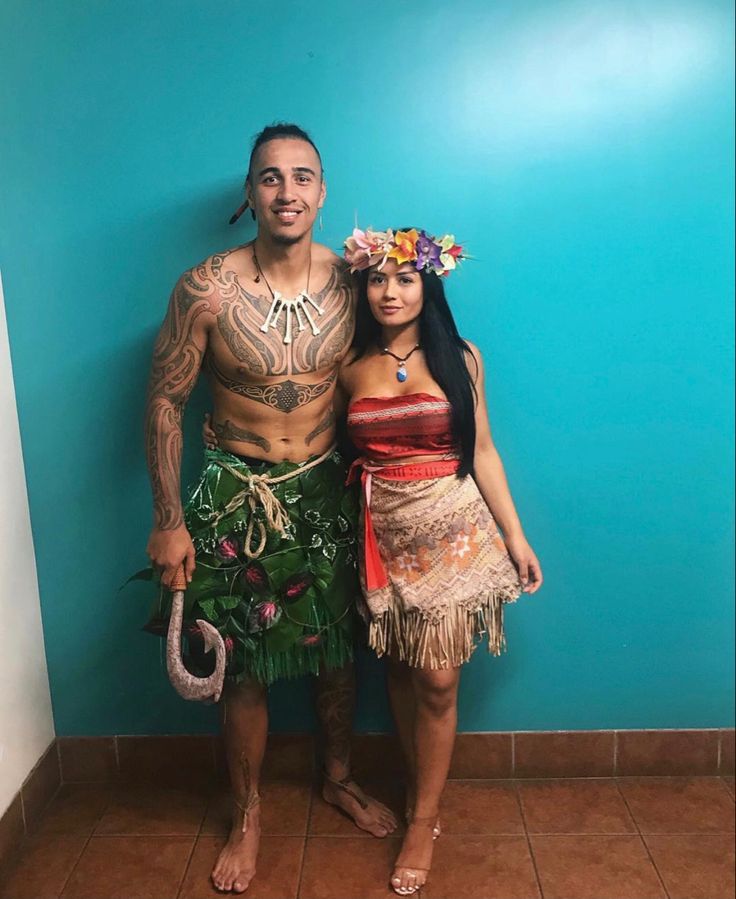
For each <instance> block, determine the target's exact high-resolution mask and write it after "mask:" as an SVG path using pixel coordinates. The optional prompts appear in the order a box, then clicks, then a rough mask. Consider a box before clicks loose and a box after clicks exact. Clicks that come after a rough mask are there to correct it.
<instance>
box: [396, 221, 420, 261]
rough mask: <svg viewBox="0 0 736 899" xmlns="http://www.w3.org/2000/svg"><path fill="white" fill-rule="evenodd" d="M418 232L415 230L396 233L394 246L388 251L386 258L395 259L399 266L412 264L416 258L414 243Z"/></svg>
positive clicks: (417, 237)
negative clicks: (404, 263)
mask: <svg viewBox="0 0 736 899" xmlns="http://www.w3.org/2000/svg"><path fill="white" fill-rule="evenodd" d="M418 239H419V232H418V231H417V229H416V228H412V229H411V231H397V232H396V234H395V235H394V241H395V243H396V246H395V247H394V248H393V249H392V250H390V251H389V253H388V258H389V259H395V260H396V261H397V262H398V264H399V265H401V264H402V263H403V262H414V260H415V259H416V258H417V250H416V243H417V240H418Z"/></svg>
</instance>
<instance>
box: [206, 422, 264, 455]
mask: <svg viewBox="0 0 736 899" xmlns="http://www.w3.org/2000/svg"><path fill="white" fill-rule="evenodd" d="M212 430H213V431H214V432H215V434H217V439H218V440H236V441H239V442H240V443H255V445H256V446H260V447H261V449H262V450H264V451H265V452H267V453H269V452H271V442H270V441H269V440H266V438H265V437H261V435H260V434H256V433H255V431H248V430H246V429H245V428H239V427H238V426H237V425H234V424H233V423H232V422H231V421H230V419H229V418H228V419H226V420H225V421H223V422H219V421H215V422H213V423H212Z"/></svg>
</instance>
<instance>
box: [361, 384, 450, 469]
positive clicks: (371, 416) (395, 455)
mask: <svg viewBox="0 0 736 899" xmlns="http://www.w3.org/2000/svg"><path fill="white" fill-rule="evenodd" d="M348 433H349V435H350V439H351V440H352V442H353V444H354V445H355V446H356V448H357V449H358V450H359V451H360V453H361V454H362V455H363V456H365V457H367V458H369V459H371V460H373V461H374V462H383V461H386V460H388V459H401V458H403V457H407V456H423V455H433V456H435V455H446V454H456V453H457V441H456V440H455V437H454V436H453V433H452V406H451V405H450V404H449V403H448V402H447V400H445V399H442V398H441V397H438V396H432V394H430V393H407V394H405V395H404V396H366V397H362V398H361V399H357V400H355V401H354V402H352V403H351V404H350V407H349V409H348Z"/></svg>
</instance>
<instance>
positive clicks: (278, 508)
mask: <svg viewBox="0 0 736 899" xmlns="http://www.w3.org/2000/svg"><path fill="white" fill-rule="evenodd" d="M334 450H335V446H334V445H333V446H331V447H330V448H329V449H328V450H325V452H324V453H322V455H321V456H317V457H316V458H315V459H312V460H311V461H310V462H307V463H306V464H305V465H300V466H299V468H295V469H294V471H290V472H287V474H282V475H279V476H278V477H277V478H270V477H268V475H265V474H251V473H248V474H246V473H244V472H242V471H238V469H237V468H234V467H233V466H232V465H230V463H229V462H225V461H223V460H222V459H215V460H213V461H214V462H216V463H217V465H219V466H220V467H221V468H224V469H225V471H227V472H228V473H229V474H231V475H232V476H233V477H234V478H236V479H237V480H238V481H242V483H243V484H245V489H244V490H241V491H240V492H239V493H236V494H235V496H234V497H233V498H232V499H231V500H230V502H229V503H228V504H227V505H226V506H225V508H224V509H223V510H222V512H218V513H217V514H216V515H215V516H214V517H213V519H212V524H213V525H216V524H217V523H218V522H220V521H221V520H222V519H223V518H225V517H226V516H228V515H230V514H231V513H232V512H234V511H235V510H236V509H240V508H242V506H244V505H245V504H246V503H247V504H248V508H249V509H250V513H251V514H250V516H249V521H248V529H247V531H246V532H245V545H244V547H243V552H244V553H245V555H246V556H247V557H248V558H249V559H257V558H258V557H259V556H260V554H261V553H262V552H263V550H264V548H265V546H266V540H267V539H268V533H267V530H266V525H268V530H270V531H272V532H274V533H277V534H279V535H280V536H281V537H286V536H288V535H287V533H286V528H287V526H288V524H289V513H288V512H287V511H286V509H285V508H284V507H283V505H282V504H281V502H280V501H279V499H278V497H276V496H275V495H274V493H273V491H272V490H271V486H272V485H274V484H282V483H283V482H284V481H290V480H292V478H297V477H299V475H301V474H303V473H304V472H305V471H309V470H310V469H311V468H316V467H317V466H318V465H321V464H322V463H323V462H324V461H325V460H327V459H329V457H330V456H331V455H332V453H333V452H334ZM264 461H266V460H264ZM258 506H260V507H261V508H262V509H263V511H264V513H265V516H266V524H264V523H263V522H262V521H256V518H255V515H254V514H253V513H254V512H255V510H256V508H257V507H258ZM254 525H258V530H259V536H258V546H257V548H256V549H253V548H252V543H253V527H254Z"/></svg>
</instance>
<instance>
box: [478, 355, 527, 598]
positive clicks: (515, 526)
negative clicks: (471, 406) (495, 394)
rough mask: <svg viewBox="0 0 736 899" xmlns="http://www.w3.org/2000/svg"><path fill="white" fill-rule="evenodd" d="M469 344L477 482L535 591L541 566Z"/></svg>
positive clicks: (480, 363)
mask: <svg viewBox="0 0 736 899" xmlns="http://www.w3.org/2000/svg"><path fill="white" fill-rule="evenodd" d="M468 346H469V347H470V350H471V353H470V356H468V354H467V353H466V357H467V361H468V369H469V371H470V373H471V377H472V378H473V381H474V383H475V389H476V392H477V401H476V406H475V482H476V484H477V485H478V489H479V490H480V493H481V496H482V497H483V499H484V500H485V501H486V504H487V505H488V508H489V509H490V510H491V514H492V515H493V517H494V519H495V520H496V523H497V524H498V526H499V527H500V528H501V531H502V533H503V538H504V542H505V543H506V548H507V549H508V551H509V555H510V556H511V558H512V559H513V561H514V564H515V565H516V567H517V568H518V570H519V577H520V578H521V583H522V585H523V587H524V592H525V593H535V592H536V591H537V590H538V589H539V588H540V587H541V586H542V580H543V578H542V568H541V565H540V564H539V560H538V559H537V557H536V555H535V554H534V551H533V550H532V548H531V546H529V543H528V541H527V539H526V537H525V536H524V531H523V529H522V526H521V521H520V520H519V516H518V513H517V511H516V507H515V506H514V501H513V499H512V497H511V491H510V489H509V484H508V481H507V479H506V472H505V471H504V467H503V462H502V461H501V456H500V455H499V452H498V450H497V449H496V446H495V444H494V442H493V438H492V436H491V428H490V424H489V422H488V408H487V406H486V397H485V376H484V372H483V359H482V358H481V354H480V351H479V350H478V348H477V347H475V346H473V344H468Z"/></svg>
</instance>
